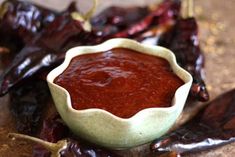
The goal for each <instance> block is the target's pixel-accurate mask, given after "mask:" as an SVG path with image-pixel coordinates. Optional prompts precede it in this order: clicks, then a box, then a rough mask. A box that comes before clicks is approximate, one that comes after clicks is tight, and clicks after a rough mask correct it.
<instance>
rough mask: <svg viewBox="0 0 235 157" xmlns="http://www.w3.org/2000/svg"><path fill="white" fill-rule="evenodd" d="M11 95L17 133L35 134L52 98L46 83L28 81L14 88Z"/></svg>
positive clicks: (11, 107)
mask: <svg viewBox="0 0 235 157" xmlns="http://www.w3.org/2000/svg"><path fill="white" fill-rule="evenodd" d="M9 94H10V110H11V112H12V113H13V114H12V115H13V118H14V119H15V122H16V129H17V131H18V132H21V133H24V134H35V133H36V132H37V131H38V127H39V126H40V124H41V120H42V115H43V111H45V109H46V106H47V101H48V100H49V97H50V92H49V89H48V86H47V83H46V81H42V80H39V79H31V80H27V83H24V84H21V85H20V86H17V87H14V88H13V90H12V91H11V92H10V93H9Z"/></svg>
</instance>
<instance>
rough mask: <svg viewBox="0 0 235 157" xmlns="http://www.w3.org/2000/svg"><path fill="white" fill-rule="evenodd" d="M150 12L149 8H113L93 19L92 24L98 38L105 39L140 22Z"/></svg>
mask: <svg viewBox="0 0 235 157" xmlns="http://www.w3.org/2000/svg"><path fill="white" fill-rule="evenodd" d="M149 12H150V10H149V9H148V8H147V7H127V8H122V7H116V6H112V7H109V8H107V9H105V10H104V11H102V12H101V13H99V14H98V15H97V16H95V17H94V18H92V19H91V24H92V26H93V30H94V33H95V34H96V36H97V37H102V38H105V37H107V36H110V35H113V34H115V33H117V32H119V31H121V30H124V29H126V28H127V27H129V26H130V25H131V24H133V23H136V22H138V21H139V20H141V19H143V18H144V17H145V16H147V14H149ZM102 40H104V39H102Z"/></svg>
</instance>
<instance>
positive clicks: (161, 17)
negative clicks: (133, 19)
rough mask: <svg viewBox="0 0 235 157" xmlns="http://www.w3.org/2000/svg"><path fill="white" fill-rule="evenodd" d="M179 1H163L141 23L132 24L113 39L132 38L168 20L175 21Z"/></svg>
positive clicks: (178, 10) (178, 11)
mask: <svg viewBox="0 0 235 157" xmlns="http://www.w3.org/2000/svg"><path fill="white" fill-rule="evenodd" d="M180 6H181V3H180V1H170V0H165V1H164V2H162V3H161V4H159V6H158V7H157V8H156V9H155V10H153V11H151V12H150V14H149V15H148V16H146V17H145V18H144V19H142V20H141V21H139V22H137V23H134V24H132V25H131V26H130V27H128V28H127V29H125V30H123V31H121V32H118V33H116V34H114V35H113V36H112V37H114V38H117V37H118V38H133V37H134V36H136V35H138V34H140V33H141V32H144V31H146V30H147V29H150V28H151V27H152V26H156V25H159V24H162V23H166V22H168V21H169V20H174V19H177V18H178V16H179V13H180V8H181V7H180Z"/></svg>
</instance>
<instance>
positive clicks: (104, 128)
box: [47, 39, 192, 149]
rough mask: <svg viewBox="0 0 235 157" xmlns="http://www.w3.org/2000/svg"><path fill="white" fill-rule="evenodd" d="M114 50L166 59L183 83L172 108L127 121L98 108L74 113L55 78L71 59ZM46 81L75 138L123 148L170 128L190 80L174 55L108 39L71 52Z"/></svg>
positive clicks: (133, 43)
mask: <svg viewBox="0 0 235 157" xmlns="http://www.w3.org/2000/svg"><path fill="white" fill-rule="evenodd" d="M117 47H119V48H120V47H122V48H129V49H133V50H136V51H138V52H140V53H146V54H149V55H154V56H159V57H162V58H165V59H166V60H168V62H169V63H170V64H171V67H172V69H173V71H174V72H175V73H176V75H177V76H179V77H180V78H181V79H182V80H183V81H184V82H185V84H184V85H182V86H181V87H179V88H178V89H177V91H176V93H175V96H174V99H173V100H172V106H171V107H167V108H149V109H144V110H142V111H140V112H138V113H137V114H136V115H134V116H133V117H131V118H128V119H123V118H119V117H117V116H115V115H113V114H111V113H109V112H107V111H104V110H101V109H86V110H75V109H73V108H72V105H71V99H70V95H69V93H68V92H67V91H66V90H65V89H64V88H62V87H60V86H58V85H56V84H54V83H53V81H54V79H55V78H56V77H57V76H58V75H60V74H61V73H62V72H63V71H64V70H65V69H66V68H67V66H68V65H69V63H70V60H71V59H72V58H73V57H75V56H78V55H82V54H87V53H98V52H102V51H106V50H110V49H112V48H117ZM47 81H48V85H49V88H50V91H51V94H52V97H53V100H54V102H55V105H56V108H57V110H58V112H59V114H60V115H61V117H62V119H63V120H64V121H65V123H66V124H67V125H68V126H69V128H70V129H71V130H72V131H73V132H74V133H75V134H76V135H78V136H80V137H82V138H84V139H86V140H89V141H91V142H93V143H96V144H99V145H102V146H105V147H109V148H113V149H125V148H129V147H134V146H137V145H141V144H144V143H147V142H150V141H152V140H153V139H156V138H158V137H160V136H162V135H163V134H165V133H166V132H167V131H168V130H169V129H170V128H171V127H172V125H173V124H174V123H175V121H176V120H177V118H178V117H179V115H180V113H181V112H182V110H183V107H184V104H185V101H186V99H187V96H188V93H189V89H190V87H191V84H192V77H191V75H190V74H189V73H188V72H186V71H185V70H183V69H182V68H180V67H179V66H178V65H177V63H176V59H175V56H174V55H173V53H172V52H170V51H169V50H168V49H165V48H163V47H159V46H147V45H142V44H139V43H138V42H135V41H132V40H129V39H111V40H108V41H106V42H105V43H103V44H101V45H97V46H81V47H75V48H72V49H70V50H69V51H68V52H67V54H66V58H65V61H64V63H63V64H61V65H60V66H59V67H57V68H56V69H54V70H53V71H51V72H50V73H49V74H48V77H47Z"/></svg>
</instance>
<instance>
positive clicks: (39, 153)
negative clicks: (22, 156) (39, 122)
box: [33, 116, 118, 157]
mask: <svg viewBox="0 0 235 157" xmlns="http://www.w3.org/2000/svg"><path fill="white" fill-rule="evenodd" d="M40 138H41V139H44V140H46V141H49V142H53V143H55V142H58V141H61V140H62V139H66V140H67V143H68V145H67V148H65V149H62V150H61V151H60V155H61V157H117V156H118V155H116V154H114V153H111V152H109V151H108V150H106V149H103V148H99V147H96V146H92V145H90V144H87V143H84V142H78V141H79V140H75V138H74V137H73V135H72V134H71V133H70V132H69V129H68V128H67V126H65V125H63V123H62V120H61V119H60V117H59V116H55V117H53V118H51V119H48V120H45V121H44V125H43V128H42V130H41V135H40ZM33 152H34V153H33V157H49V156H50V152H49V151H47V150H46V149H45V148H43V147H42V146H40V145H38V146H36V147H35V148H34V150H33Z"/></svg>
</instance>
